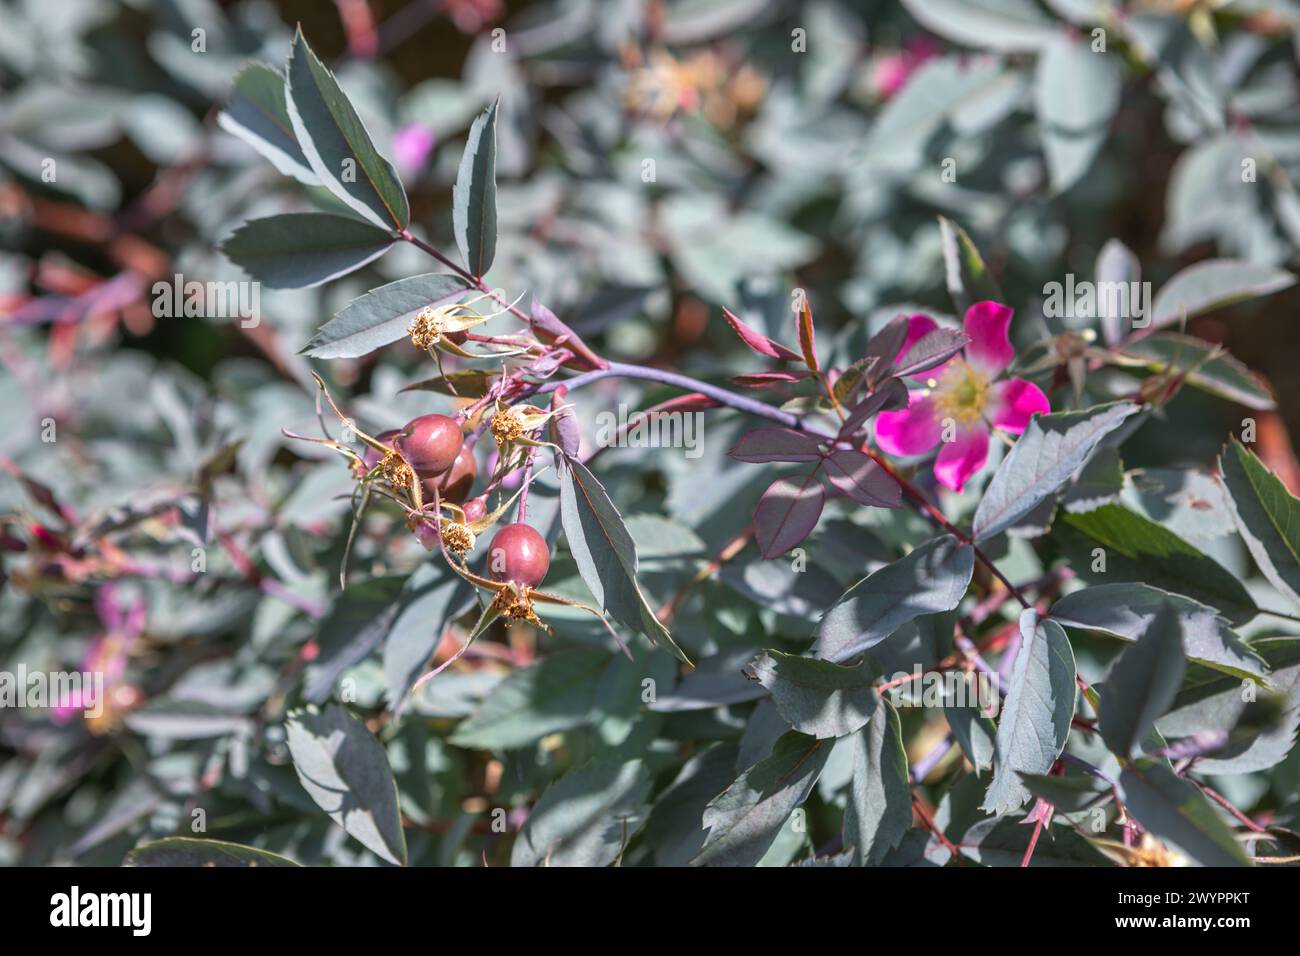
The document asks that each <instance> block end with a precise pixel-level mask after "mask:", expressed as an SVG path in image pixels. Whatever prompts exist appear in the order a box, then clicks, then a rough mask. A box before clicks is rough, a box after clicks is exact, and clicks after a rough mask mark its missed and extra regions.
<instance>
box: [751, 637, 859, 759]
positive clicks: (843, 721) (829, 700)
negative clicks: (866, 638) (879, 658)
mask: <svg viewBox="0 0 1300 956" xmlns="http://www.w3.org/2000/svg"><path fill="white" fill-rule="evenodd" d="M745 676H746V677H748V678H749V679H750V680H756V681H758V682H759V683H760V684H762V685H763V686H764V687H766V688H767V689H768V691H769V692H770V693H771V695H772V703H774V704H775V705H776V709H777V710H778V711H779V712H780V714H781V716H782V717H784V718H785V719H786V720H787V721H788V722H789V724H790V726H791V727H792V728H793V729H795V730H797V731H799V732H800V733H801V734H808V735H809V736H811V737H817V738H825V737H845V736H847V735H849V734H851V733H853V732H854V731H855V730H857V729H858V728H860V727H862V726H863V725H864V724H865V723H866V722H867V721H868V720H869V719H870V717H871V714H872V712H873V711H874V710H875V709H876V699H877V696H878V695H877V694H876V691H875V690H874V689H873V688H872V686H871V682H872V681H873V680H875V679H876V677H877V676H878V675H877V673H876V670H875V667H874V666H873V664H872V662H871V661H869V660H864V661H863V662H862V663H860V664H858V665H857V666H856V667H841V666H840V665H839V664H832V663H831V662H830V661H821V660H814V659H813V658H809V657H798V656H796V655H794V654H782V653H781V652H780V651H766V652H764V653H763V654H761V655H760V656H759V657H758V658H757V659H756V660H755V661H754V662H753V663H751V664H750V665H749V666H748V667H747V668H746V669H745Z"/></svg>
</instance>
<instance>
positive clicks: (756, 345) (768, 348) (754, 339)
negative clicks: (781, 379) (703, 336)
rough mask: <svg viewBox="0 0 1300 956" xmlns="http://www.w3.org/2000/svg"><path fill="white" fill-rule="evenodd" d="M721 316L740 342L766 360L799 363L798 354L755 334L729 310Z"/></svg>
mask: <svg viewBox="0 0 1300 956" xmlns="http://www.w3.org/2000/svg"><path fill="white" fill-rule="evenodd" d="M722 315H723V317H724V318H725V319H726V320H727V324H728V325H730V326H731V327H732V329H734V330H735V332H736V334H737V335H739V336H740V340H741V341H742V342H744V343H745V344H746V345H748V346H749V347H750V348H751V349H753V350H754V351H755V352H757V353H758V354H759V355H766V356H767V357H768V358H774V359H780V360H781V361H783V362H797V361H799V353H798V352H795V351H793V350H792V349H788V348H786V347H785V346H784V345H782V344H780V343H779V342H773V341H772V340H771V339H769V338H768V337H767V336H766V335H763V334H762V333H761V332H756V331H755V330H754V329H751V328H750V327H749V326H748V325H746V324H745V323H744V322H742V321H740V317H739V316H737V315H736V314H735V313H734V312H732V311H731V310H730V309H723V310H722Z"/></svg>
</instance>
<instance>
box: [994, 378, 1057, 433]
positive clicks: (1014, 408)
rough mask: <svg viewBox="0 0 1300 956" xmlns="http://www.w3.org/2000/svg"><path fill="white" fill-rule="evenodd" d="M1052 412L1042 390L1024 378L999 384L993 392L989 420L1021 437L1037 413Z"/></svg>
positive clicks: (1010, 379)
mask: <svg viewBox="0 0 1300 956" xmlns="http://www.w3.org/2000/svg"><path fill="white" fill-rule="evenodd" d="M1051 410H1052V406H1051V404H1050V403H1049V402H1048V401H1047V396H1046V395H1044V394H1043V391H1042V389H1040V388H1039V387H1038V386H1037V385H1035V384H1034V383H1033V382H1029V381H1026V380H1025V379H1023V378H1009V379H1007V380H1006V381H1005V382H998V383H997V384H995V385H994V386H993V388H992V390H991V394H990V401H989V420H990V421H992V422H993V424H994V425H995V426H996V427H997V428H1000V429H1002V430H1003V431H1004V432H1010V433H1011V434H1013V435H1019V434H1020V433H1021V432H1023V431H1024V430H1025V426H1027V425H1028V424H1029V419H1031V418H1032V417H1033V416H1034V415H1035V414H1036V413H1041V414H1044V415H1046V414H1047V413H1048V412H1050V411H1051Z"/></svg>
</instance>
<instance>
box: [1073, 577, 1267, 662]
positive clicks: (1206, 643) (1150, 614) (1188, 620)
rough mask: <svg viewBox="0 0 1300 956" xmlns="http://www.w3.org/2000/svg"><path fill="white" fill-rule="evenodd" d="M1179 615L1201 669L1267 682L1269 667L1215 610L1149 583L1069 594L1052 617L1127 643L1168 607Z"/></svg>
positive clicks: (1191, 656)
mask: <svg viewBox="0 0 1300 956" xmlns="http://www.w3.org/2000/svg"><path fill="white" fill-rule="evenodd" d="M1166 602H1167V603H1168V604H1169V605H1170V606H1171V607H1173V609H1174V610H1175V611H1176V612H1177V613H1178V616H1179V618H1180V619H1181V628H1182V632H1183V653H1184V654H1186V655H1187V657H1188V659H1189V660H1193V661H1195V662H1196V663H1198V664H1203V665H1205V666H1206V667H1210V668H1213V669H1214V670H1217V671H1222V672H1224V673H1227V674H1233V675H1236V676H1238V677H1263V676H1264V674H1265V673H1266V668H1265V666H1264V662H1263V661H1261V660H1260V659H1259V657H1258V656H1257V655H1256V654H1254V653H1253V652H1252V651H1251V649H1250V648H1249V647H1248V646H1247V645H1246V644H1245V643H1243V642H1242V640H1241V638H1240V637H1238V636H1237V634H1236V633H1235V632H1234V631H1233V630H1232V629H1231V628H1230V627H1229V626H1228V622H1227V621H1226V620H1224V618H1223V617H1222V616H1221V615H1220V614H1219V613H1218V612H1217V611H1216V610H1215V609H1214V608H1212V607H1208V606H1206V605H1204V604H1202V603H1200V602H1199V601H1193V600H1192V599H1191V598H1189V597H1183V596H1182V595H1181V594H1172V593H1170V592H1169V591H1162V590H1160V589H1159V588H1153V587H1151V586H1150V585H1147V584H1098V585H1093V586H1092V587H1088V588H1083V589H1081V590H1078V591H1075V592H1074V593H1072V594H1067V595H1066V596H1065V597H1063V598H1061V599H1060V600H1059V601H1057V602H1056V603H1055V604H1053V605H1052V608H1051V611H1050V612H1049V614H1050V616H1051V617H1052V618H1053V619H1054V620H1057V621H1059V622H1060V623H1061V624H1063V625H1064V626H1065V627H1077V628H1082V629H1083V630H1088V631H1101V632H1102V633H1104V634H1109V635H1111V636H1112V637H1118V638H1121V639H1123V640H1126V641H1136V640H1137V639H1138V638H1139V637H1141V636H1142V635H1143V634H1145V633H1146V630H1147V628H1148V627H1150V626H1151V621H1152V620H1153V619H1154V618H1155V616H1156V613H1157V612H1158V611H1159V610H1160V607H1161V605H1162V604H1163V603H1166Z"/></svg>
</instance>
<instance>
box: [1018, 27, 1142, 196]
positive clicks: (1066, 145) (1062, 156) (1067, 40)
mask: <svg viewBox="0 0 1300 956" xmlns="http://www.w3.org/2000/svg"><path fill="white" fill-rule="evenodd" d="M1119 57H1120V54H1119V53H1110V52H1105V51H1103V52H1100V53H1097V52H1093V50H1092V48H1091V45H1090V44H1089V43H1088V42H1087V41H1086V40H1084V39H1082V38H1080V37H1078V36H1072V35H1068V34H1057V35H1056V36H1055V37H1054V38H1053V39H1052V40H1051V41H1050V42H1049V43H1048V44H1047V46H1046V47H1045V48H1044V49H1043V52H1042V54H1041V55H1040V56H1039V57H1038V70H1037V75H1036V78H1035V84H1034V94H1035V95H1034V102H1035V105H1036V107H1037V113H1038V126H1039V130H1040V132H1041V133H1042V137H1043V149H1044V152H1045V153H1046V154H1047V168H1048V170H1049V172H1050V173H1051V177H1052V190H1053V192H1057V193H1061V192H1065V191H1066V190H1067V189H1069V188H1070V187H1071V186H1073V185H1074V184H1075V183H1076V182H1078V181H1079V179H1080V178H1082V177H1083V175H1084V173H1086V172H1087V171H1088V168H1089V167H1090V166H1091V165H1092V162H1093V160H1094V159H1095V158H1096V157H1097V153H1098V152H1100V150H1101V147H1102V144H1103V143H1104V142H1105V141H1106V133H1107V130H1108V128H1109V126H1110V121H1111V119H1112V118H1113V117H1114V115H1115V111H1116V109H1117V108H1118V107H1119V97H1120V83H1121V76H1120V66H1119V59H1118V58H1119Z"/></svg>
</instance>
